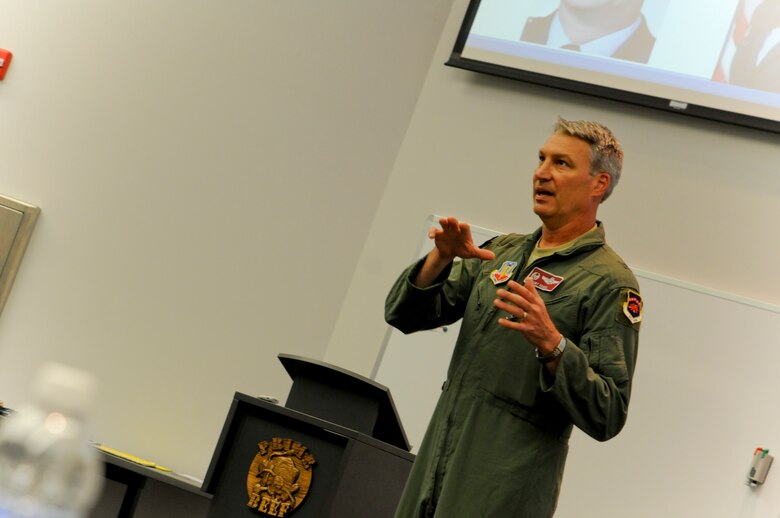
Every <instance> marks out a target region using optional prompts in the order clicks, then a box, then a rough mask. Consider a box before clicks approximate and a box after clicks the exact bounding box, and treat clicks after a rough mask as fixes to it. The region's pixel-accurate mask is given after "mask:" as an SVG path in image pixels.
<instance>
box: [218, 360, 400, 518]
mask: <svg viewBox="0 0 780 518" xmlns="http://www.w3.org/2000/svg"><path fill="white" fill-rule="evenodd" d="M279 359H280V360H281V362H282V364H283V365H284V367H285V369H287V371H288V373H289V374H290V376H291V377H292V379H293V386H292V389H291V390H290V394H289V397H288V401H287V403H286V406H284V407H282V406H279V405H274V404H272V403H268V402H266V401H263V400H260V399H257V398H254V397H251V396H247V395H245V394H241V393H238V392H237V393H236V394H235V395H234V397H233V402H232V404H231V406H230V410H229V412H228V415H227V418H226V420H225V424H224V427H223V429H222V434H221V435H220V438H219V441H218V443H217V446H216V448H215V451H214V455H213V457H212V459H211V464H210V465H209V469H208V471H207V473H206V478H205V480H204V482H203V491H205V492H207V493H210V494H213V495H214V497H213V499H212V503H211V507H210V510H209V515H208V516H209V518H240V517H247V518H249V517H255V518H257V517H263V516H294V517H295V518H314V517H318V518H320V517H321V518H351V517H354V518H383V517H388V518H389V517H392V515H393V512H394V511H395V507H396V505H397V503H398V499H399V498H400V496H401V491H402V490H403V487H404V484H405V482H406V479H407V477H408V475H409V470H410V469H411V466H412V461H413V460H414V456H413V455H412V454H411V453H409V451H408V450H409V445H408V442H407V441H406V436H405V434H404V432H403V428H402V426H401V423H400V421H399V419H398V415H397V413H396V411H395V406H394V405H393V401H392V398H391V397H390V393H389V391H388V389H387V388H386V387H384V386H382V385H380V384H378V383H375V382H374V381H372V380H369V379H367V378H363V377H361V376H359V375H357V374H354V373H350V372H349V371H346V370H343V369H339V368H338V367H334V366H331V365H328V364H326V363H322V362H318V361H315V360H309V359H306V358H301V357H296V356H290V355H284V354H280V355H279ZM291 452H292V453H291ZM312 460H313V461H314V462H313V463H312ZM309 465H310V466H309ZM290 473H294V474H290ZM285 477H287V478H285ZM274 480H276V481H277V482H276V483H275V482H274ZM253 488H254V491H255V493H254V496H253ZM269 495H270V496H269Z"/></svg>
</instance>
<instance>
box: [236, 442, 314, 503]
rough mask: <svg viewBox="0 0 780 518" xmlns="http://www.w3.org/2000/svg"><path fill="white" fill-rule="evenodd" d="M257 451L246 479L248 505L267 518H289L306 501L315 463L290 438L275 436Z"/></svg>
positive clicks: (302, 446) (307, 452)
mask: <svg viewBox="0 0 780 518" xmlns="http://www.w3.org/2000/svg"><path fill="white" fill-rule="evenodd" d="M257 449H258V452H257V455H255V458H254V459H253V460H252V465H251V466H250V468H249V473H248V475H247V479H246V489H247V493H248V494H249V502H248V503H247V506H249V507H250V508H251V509H254V510H255V511H257V512H258V513H261V514H265V515H267V516H278V517H283V516H288V515H289V514H290V513H291V512H293V511H294V510H295V509H296V508H298V507H299V506H300V505H301V503H303V500H304V499H305V498H306V495H307V494H308V492H309V487H310V486H311V481H312V468H313V466H314V465H315V464H316V463H317V460H316V459H315V458H314V456H313V455H312V454H311V452H310V451H309V449H308V448H307V447H306V446H304V445H302V444H301V443H300V442H298V441H294V440H292V439H281V438H278V437H274V438H273V439H271V440H270V441H262V442H259V443H257Z"/></svg>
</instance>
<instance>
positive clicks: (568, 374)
mask: <svg viewBox="0 0 780 518" xmlns="http://www.w3.org/2000/svg"><path fill="white" fill-rule="evenodd" d="M630 293H632V294H635V295H636V294H637V293H638V290H636V289H633V288H617V289H613V290H611V291H610V292H608V293H607V294H605V295H604V296H603V297H602V298H601V299H600V301H599V303H598V305H597V307H596V309H595V314H594V315H593V316H592V318H591V319H589V323H588V325H587V327H586V329H585V332H584V333H583V335H582V336H581V337H580V338H579V340H578V343H574V342H572V341H571V338H570V337H566V339H567V345H566V349H565V351H564V353H563V355H562V356H561V360H560V363H559V364H558V367H557V369H556V371H555V377H554V378H552V377H550V376H549V375H547V371H546V369H544V368H542V369H541V374H540V383H541V388H542V390H543V391H545V392H548V393H552V394H553V395H554V396H555V398H556V399H557V400H558V402H559V403H560V404H561V405H562V406H563V407H564V409H565V410H566V412H567V413H568V415H569V416H570V418H571V420H572V422H573V423H574V424H575V425H576V426H577V427H578V428H580V429H581V430H582V431H584V432H585V433H587V434H588V435H590V436H591V437H593V438H594V439H596V440H599V441H606V440H608V439H611V438H612V437H614V436H615V435H617V434H618V432H620V430H621V429H622V428H623V426H624V425H625V422H626V417H627V415H628V402H629V398H630V396H631V381H632V378H633V375H634V368H635V366H636V356H637V347H638V342H639V322H635V323H634V322H631V320H630V319H629V316H627V315H626V314H625V311H624V309H623V305H624V303H625V302H626V300H627V298H628V297H629V294H630ZM637 296H638V295H637Z"/></svg>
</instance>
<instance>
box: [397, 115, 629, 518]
mask: <svg viewBox="0 0 780 518" xmlns="http://www.w3.org/2000/svg"><path fill="white" fill-rule="evenodd" d="M622 164H623V151H622V149H621V146H620V144H619V142H618V141H617V140H616V139H615V137H614V136H613V135H612V132H611V131H610V130H609V129H608V128H606V127H604V126H602V125H601V124H598V123H594V122H589V121H567V120H564V119H559V120H558V122H557V123H556V125H555V129H554V131H553V133H552V135H551V136H550V137H549V138H548V139H547V141H546V142H545V143H544V144H543V145H542V147H541V149H540V150H539V162H538V165H537V166H536V170H535V172H534V174H533V207H534V212H535V213H536V214H537V215H538V216H539V218H540V219H541V221H542V226H541V228H539V229H538V230H536V231H535V232H534V233H532V234H527V235H518V234H508V235H506V236H500V237H497V238H494V239H492V240H491V241H489V242H488V243H486V244H484V245H483V246H482V247H477V246H476V245H475V244H474V242H473V241H472V238H471V232H470V230H469V226H468V224H466V223H464V222H460V221H458V220H457V219H455V218H442V219H441V220H440V224H441V228H440V229H437V228H432V229H431V231H430V234H429V237H431V238H432V239H433V240H434V242H435V247H434V248H433V250H432V251H431V252H430V253H429V254H428V255H427V256H426V257H425V258H424V259H421V260H420V261H418V262H417V263H415V264H413V265H412V266H410V267H409V268H407V269H406V270H405V271H404V272H403V273H402V274H401V276H400V277H399V279H398V281H396V283H395V285H394V286H393V288H392V290H391V291H390V294H389V295H388V297H387V302H386V308H385V318H386V320H387V321H388V323H390V324H391V325H393V326H394V327H396V328H398V329H400V330H401V331H403V332H404V333H410V332H413V331H418V330H421V329H431V328H435V327H439V326H442V325H447V324H450V323H452V322H455V321H456V320H458V319H461V318H462V319H463V320H462V324H461V331H460V334H459V336H458V340H457V342H456V344H455V349H454V351H453V354H452V359H451V361H450V366H449V369H448V372H447V381H446V382H445V384H444V387H443V390H442V394H441V396H440V398H439V401H438V403H437V406H436V409H435V411H434V414H433V417H432V418H431V422H430V424H429V425H428V429H427V431H426V433H425V437H424V439H423V441H422V444H421V446H420V449H419V452H418V455H417V458H416V460H415V463H414V466H413V467H412V472H411V474H410V476H409V480H408V482H407V485H406V488H405V490H404V493H403V496H402V497H401V502H400V504H399V506H398V509H397V511H396V518H423V517H425V518H429V517H435V518H475V517H489V518H508V517H521V518H544V517H548V516H552V515H553V513H554V511H555V506H556V503H557V500H558V494H559V491H560V486H561V478H562V476H563V467H564V463H565V460H566V454H567V452H568V439H569V436H570V434H571V430H572V426H575V425H576V426H577V427H578V428H580V429H581V430H583V431H584V432H585V433H587V434H588V435H590V436H591V437H593V438H595V439H597V440H599V441H605V440H607V439H610V438H611V437H614V436H615V435H616V434H617V433H618V432H619V431H620V430H621V429H622V428H623V425H624V423H625V421H626V415H627V411H628V401H629V397H630V394H631V380H632V377H633V373H634V366H635V364H636V355H637V344H638V333H639V325H640V321H641V320H642V298H641V296H640V295H639V288H638V284H637V281H636V279H635V278H634V275H633V274H632V273H631V271H630V270H629V268H628V267H627V266H626V265H625V264H624V263H623V261H622V260H621V259H620V257H619V256H618V255H617V254H616V253H615V252H614V251H613V250H612V249H611V248H610V247H609V246H608V245H607V244H606V242H605V238H604V227H603V225H602V224H601V222H599V221H597V219H596V213H597V210H598V207H599V204H600V203H601V202H602V201H604V200H605V199H606V198H607V197H608V196H609V195H610V194H611V192H612V189H613V188H614V187H615V185H616V184H617V182H618V179H619V178H620V173H621V169H622Z"/></svg>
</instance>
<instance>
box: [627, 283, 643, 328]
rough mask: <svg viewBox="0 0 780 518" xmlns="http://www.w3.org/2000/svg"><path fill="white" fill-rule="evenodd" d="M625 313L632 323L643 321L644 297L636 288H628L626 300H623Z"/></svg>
mask: <svg viewBox="0 0 780 518" xmlns="http://www.w3.org/2000/svg"><path fill="white" fill-rule="evenodd" d="M623 314H624V315H625V316H626V318H628V321H629V322H631V323H632V324H638V323H639V322H641V321H642V297H641V295H639V293H637V292H636V291H634V290H626V300H625V301H624V302H623Z"/></svg>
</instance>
